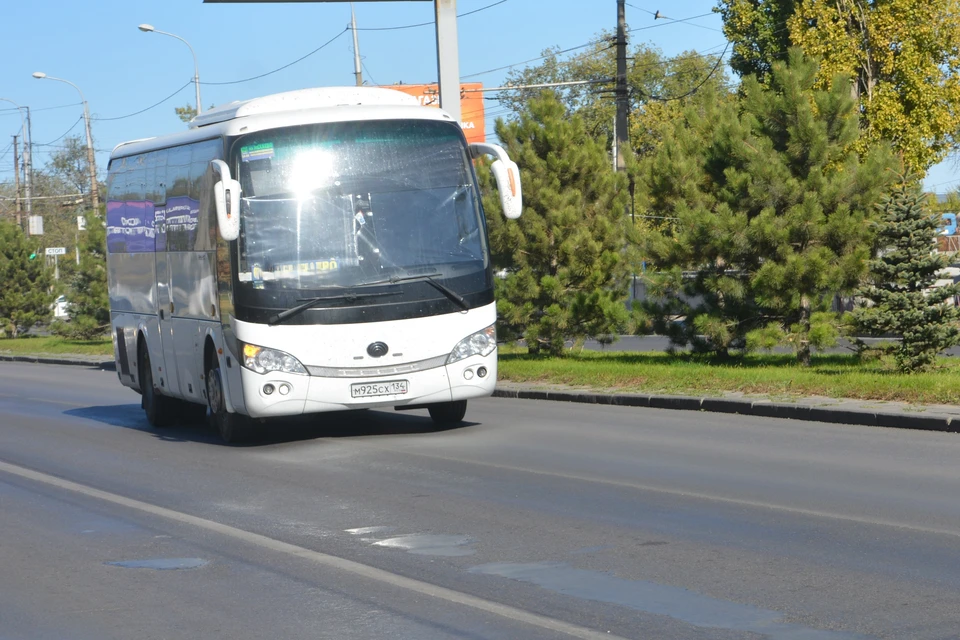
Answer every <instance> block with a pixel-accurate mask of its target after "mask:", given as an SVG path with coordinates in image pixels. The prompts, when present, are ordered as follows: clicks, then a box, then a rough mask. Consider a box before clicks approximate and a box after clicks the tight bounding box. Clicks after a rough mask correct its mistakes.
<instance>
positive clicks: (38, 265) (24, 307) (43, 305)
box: [0, 222, 53, 338]
mask: <svg viewBox="0 0 960 640" xmlns="http://www.w3.org/2000/svg"><path fill="white" fill-rule="evenodd" d="M38 252H39V247H38V246H37V244H36V243H35V242H32V241H30V240H28V239H27V238H26V237H25V236H24V234H23V231H22V230H21V229H20V227H18V226H17V225H16V224H14V223H11V222H0V329H3V330H4V331H5V332H8V333H9V334H10V336H11V337H13V338H16V337H17V335H19V334H20V333H22V332H24V331H26V330H28V329H30V328H31V327H33V326H35V325H36V324H38V323H40V322H44V321H46V320H48V319H49V318H50V315H51V309H50V304H51V303H52V302H53V296H52V295H51V294H50V280H51V278H50V273H49V271H48V270H47V269H46V267H45V265H44V263H43V259H42V258H40V257H38V256H37V254H38Z"/></svg>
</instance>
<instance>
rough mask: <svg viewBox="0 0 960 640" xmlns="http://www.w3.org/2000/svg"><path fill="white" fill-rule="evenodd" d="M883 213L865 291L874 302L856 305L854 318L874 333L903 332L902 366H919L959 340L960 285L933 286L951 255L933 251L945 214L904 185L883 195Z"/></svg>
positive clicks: (906, 369) (898, 354) (906, 368)
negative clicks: (957, 302)
mask: <svg viewBox="0 0 960 640" xmlns="http://www.w3.org/2000/svg"><path fill="white" fill-rule="evenodd" d="M881 212H882V218H881V220H880V221H879V224H878V225H877V227H878V228H877V247H878V249H879V252H878V253H879V257H878V258H877V259H876V260H873V261H872V262H871V263H870V280H871V284H869V285H868V286H866V287H864V288H863V289H862V290H861V291H860V295H861V296H862V297H863V298H865V299H866V300H869V301H870V302H872V303H873V304H872V306H861V307H859V308H857V309H855V310H854V318H855V320H856V322H857V325H858V327H859V328H862V329H865V330H866V331H867V332H869V333H872V334H883V333H892V334H894V335H897V336H900V337H901V338H902V340H901V342H900V344H899V345H898V346H897V347H896V349H895V351H894V354H895V357H896V361H897V367H898V368H899V369H900V370H901V371H903V372H912V371H920V370H923V369H926V368H928V367H929V366H930V365H931V364H933V362H934V361H935V359H936V357H937V354H938V353H940V352H941V351H943V350H944V349H946V348H948V347H952V346H953V345H955V344H958V343H960V329H958V322H960V309H958V308H957V307H956V306H954V304H953V300H954V297H955V296H957V295H960V286H958V285H947V286H941V287H934V284H935V283H936V281H937V274H938V272H940V271H941V270H942V269H943V268H944V267H946V266H947V263H948V260H947V257H946V256H945V255H944V254H941V253H937V252H935V251H934V249H935V248H936V232H937V227H938V226H939V225H940V216H939V215H938V214H931V213H930V210H929V209H928V207H927V203H926V198H925V197H924V196H923V194H922V193H921V192H920V190H919V189H918V188H917V187H915V186H906V185H904V186H902V187H901V188H900V189H898V190H897V192H896V193H895V194H894V195H893V196H891V197H889V198H887V199H885V200H884V202H883V204H882V206H881Z"/></svg>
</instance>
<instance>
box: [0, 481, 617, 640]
mask: <svg viewBox="0 0 960 640" xmlns="http://www.w3.org/2000/svg"><path fill="white" fill-rule="evenodd" d="M0 471H2V472H5V473H8V474H10V475H13V476H17V477H19V478H24V479H26V480H32V481H34V482H39V483H41V484H45V485H48V486H52V487H57V488H58V489H63V490H64V491H72V492H74V493H79V494H81V495H84V496H87V497H90V498H96V499H98V500H103V501H104V502H109V503H112V504H116V505H119V506H122V507H126V508H128V509H133V510H136V511H141V512H143V513H149V514H151V515H154V516H158V517H161V518H166V519H167V520H172V521H174V522H179V523H182V524H187V525H191V526H194V527H197V528H198V529H203V530H205V531H210V532H212V533H217V534H220V535H223V536H226V537H229V538H233V539H234V540H240V541H242V542H246V543H248V544H252V545H255V546H258V547H261V548H263V549H269V550H270V551H275V552H277V553H283V554H286V555H289V556H294V557H297V558H302V559H304V560H308V561H310V562H313V563H315V564H318V565H321V566H325V567H329V568H331V569H336V570H338V571H344V572H346V573H352V574H354V575H356V576H360V577H363V578H367V579H369V580H375V581H377V582H380V583H383V584H387V585H390V586H393V587H397V588H400V589H406V590H407V591H413V592H415V593H419V594H422V595H425V596H430V597H433V598H437V599H439V600H445V601H447V602H451V603H454V604H459V605H463V606H465V607H470V608H472V609H476V610H478V611H483V612H485V613H490V614H493V615H495V616H499V617H501V618H506V619H509V620H513V621H516V622H521V623H524V624H529V625H531V626H535V627H540V628H541V629H546V630H548V631H556V632H558V633H563V634H565V635H568V636H570V637H573V638H583V639H584V640H600V639H601V638H603V639H604V640H625V639H624V638H621V637H619V636H614V635H612V634H610V633H604V632H601V631H596V630H593V629H588V628H586V627H581V626H579V625H575V624H570V623H567V622H563V621H561V620H556V619H554V618H548V617H546V616H541V615H538V614H536V613H531V612H529V611H524V610H523V609H518V608H516V607H511V606H509V605H505V604H500V603H498V602H493V601H491V600H485V599H483V598H479V597H477V596H472V595H469V594H466V593H462V592H460V591H454V590H453V589H447V588H446V587H440V586H437V585H434V584H430V583H429V582H424V581H422V580H415V579H413V578H407V577H404V576H401V575H397V574H395V573H390V572H389V571H385V570H383V569H377V568H376V567H371V566H370V565H366V564H362V563H359V562H354V561H353V560H347V559H345V558H339V557H337V556H332V555H329V554H326V553H322V552H320V551H314V550H312V549H307V548H305V547H300V546H297V545H295V544H290V543H288V542H283V541H281V540H276V539H274V538H269V537H267V536H264V535H260V534H258V533H252V532H250V531H245V530H243V529H238V528H236V527H231V526H229V525H226V524H222V523H219V522H215V521H213V520H207V519H206V518H199V517H197V516H192V515H190V514H187V513H182V512H180V511H174V510H173V509H167V508H166V507H161V506H157V505H155V504H150V503H149V502H143V501H141V500H135V499H133V498H127V497H125V496H121V495H118V494H116V493H110V492H109V491H102V490H100V489H94V488H93V487H88V486H86V485H82V484H79V483H76V482H71V481H70V480H64V479H63V478H58V477H56V476H52V475H49V474H46V473H42V472H40V471H34V470H32V469H27V468H26V467H21V466H19V465H14V464H10V463H7V462H0Z"/></svg>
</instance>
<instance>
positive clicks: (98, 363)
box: [0, 354, 117, 371]
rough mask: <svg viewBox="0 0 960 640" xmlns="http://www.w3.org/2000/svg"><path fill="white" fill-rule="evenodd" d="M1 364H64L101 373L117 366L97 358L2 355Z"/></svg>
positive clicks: (114, 369)
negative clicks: (96, 370)
mask: <svg viewBox="0 0 960 640" xmlns="http://www.w3.org/2000/svg"><path fill="white" fill-rule="evenodd" d="M0 362H30V363H33V364H62V365H74V366H80V367H88V368H91V369H100V370H101V371H116V370H117V364H116V363H115V362H114V361H112V360H100V359H97V358H71V357H66V356H63V357H61V356H35V355H16V356H15V355H9V354H0Z"/></svg>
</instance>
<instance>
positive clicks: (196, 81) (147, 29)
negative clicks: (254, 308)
mask: <svg viewBox="0 0 960 640" xmlns="http://www.w3.org/2000/svg"><path fill="white" fill-rule="evenodd" d="M137 29H140V31H143V32H144V33H159V34H160V35H164V36H170V37H171V38H176V39H177V40H179V41H180V42H182V43H183V44H185V45H187V48H188V49H190V55H192V56H193V86H194V87H196V90H197V115H200V114H201V113H203V106H202V105H201V104H200V67H199V65H197V54H196V52H195V51H194V50H193V47H191V46H190V43H189V42H187V41H186V40H184V39H183V38H181V37H180V36H178V35H175V34H172V33H167V32H166V31H160V30H159V29H154V28H153V25H152V24H141V25H140V26H138V27H137Z"/></svg>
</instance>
